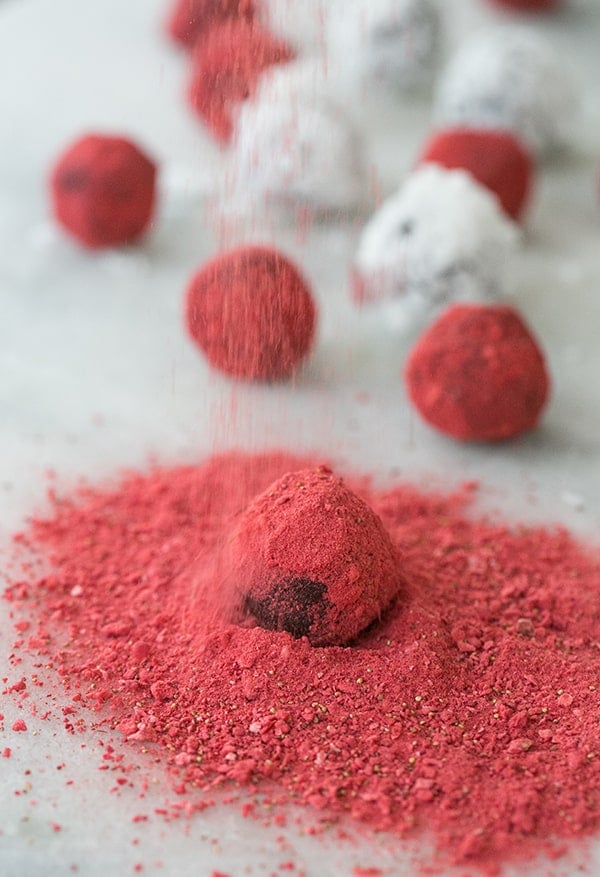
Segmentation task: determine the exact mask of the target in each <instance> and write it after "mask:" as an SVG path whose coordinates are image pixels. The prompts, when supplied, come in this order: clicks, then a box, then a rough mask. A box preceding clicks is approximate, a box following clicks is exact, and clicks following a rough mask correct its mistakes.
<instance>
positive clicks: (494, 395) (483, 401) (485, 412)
mask: <svg viewBox="0 0 600 877" xmlns="http://www.w3.org/2000/svg"><path fill="white" fill-rule="evenodd" d="M404 373H405V379H406V385H407V389H408V393H409V396H410V399H411V401H412V402H413V404H414V405H415V406H416V408H417V409H418V411H419V413H420V414H421V415H422V416H423V418H424V419H425V420H426V421H427V422H428V423H430V424H431V425H432V426H435V427H436V429H439V430H440V431H441V432H444V433H446V434H447V435H450V436H452V437H453V438H456V439H461V440H462V441H499V440H501V439H507V438H512V437H513V436H517V435H519V434H520V433H522V432H525V431H526V430H529V429H533V427H535V426H536V425H537V423H538V421H539V418H540V415H541V413H542V410H543V408H544V405H545V404H546V400H547V398H548V394H549V388H550V379H549V376H548V372H547V369H546V364H545V361H544V355H543V353H542V351H541V349H540V346H539V344H538V342H537V340H536V339H535V337H534V336H533V334H532V333H531V331H530V329H529V328H528V327H527V326H526V325H525V323H524V322H523V319H522V318H521V316H520V315H519V314H518V313H517V311H516V310H514V308H510V307H506V306H504V305H479V304H476V305H471V304H461V305H452V306H451V307H449V308H447V309H446V310H445V311H444V313H443V314H442V315H441V316H440V317H439V318H438V319H437V320H436V321H435V322H434V323H433V325H431V326H430V327H429V328H428V329H426V331H425V332H424V333H423V335H422V336H421V337H420V338H419V339H418V341H417V343H416V344H415V345H414V347H413V349H412V350H411V352H410V354H409V356H408V359H407V362H406V366H405V372H404Z"/></svg>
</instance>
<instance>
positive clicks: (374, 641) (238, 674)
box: [8, 453, 600, 873]
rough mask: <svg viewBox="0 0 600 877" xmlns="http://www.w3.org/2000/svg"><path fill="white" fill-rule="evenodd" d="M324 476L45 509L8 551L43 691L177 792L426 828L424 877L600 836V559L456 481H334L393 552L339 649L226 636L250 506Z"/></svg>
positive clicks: (135, 488) (221, 472) (263, 464)
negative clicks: (50, 680)
mask: <svg viewBox="0 0 600 877" xmlns="http://www.w3.org/2000/svg"><path fill="white" fill-rule="evenodd" d="M317 463H318V461H312V462H311V461H308V460H299V459H296V458H294V457H287V456H285V455H282V454H267V455H262V456H246V455H242V454H235V453H231V454H228V455H223V456H217V457H215V458H212V459H209V460H208V461H207V462H205V463H204V464H202V465H199V466H189V467H181V468H174V469H164V470H160V469H157V470H154V471H151V472H150V473H148V474H130V475H128V476H127V477H125V479H124V480H123V481H122V483H120V484H118V485H117V486H115V487H112V488H111V489H106V490H103V489H93V488H85V489H82V490H81V491H80V492H79V493H78V494H77V495H76V496H75V497H71V498H69V497H64V498H60V499H59V498H56V499H55V500H54V509H53V511H52V514H51V515H50V516H49V517H47V518H44V519H42V518H38V519H35V520H32V521H31V523H30V525H29V527H28V530H27V532H26V533H25V534H21V535H20V536H19V537H18V540H17V544H18V546H19V548H20V550H21V551H26V552H27V556H28V557H29V552H30V551H31V550H35V551H38V552H41V556H42V558H43V559H45V562H46V563H47V564H48V569H47V571H46V573H45V574H44V575H43V576H42V577H40V578H39V579H37V580H31V578H29V579H27V580H25V581H21V582H15V583H14V584H13V585H12V586H11V588H10V590H9V592H8V597H9V599H12V600H13V602H15V603H18V604H19V605H20V606H21V608H24V609H25V610H26V611H27V612H28V613H29V617H30V619H31V621H32V622H33V626H32V634H31V639H30V641H29V645H28V647H29V649H30V650H31V651H34V652H36V654H39V653H41V654H42V655H43V656H44V662H45V663H46V664H47V665H48V666H53V667H54V668H55V670H56V671H57V672H58V674H60V677H61V684H60V685H57V692H58V693H57V697H59V698H60V697H68V698H69V703H70V704H76V705H77V708H78V709H81V708H83V707H88V708H92V709H96V710H98V711H99V721H101V722H103V723H104V726H106V723H109V724H110V725H112V727H113V728H115V729H119V730H120V731H121V732H122V734H123V736H124V738H125V739H126V740H128V741H135V742H136V743H141V744H143V745H146V744H147V742H148V741H152V742H153V743H154V744H155V747H156V749H157V751H162V753H163V756H164V762H165V765H166V767H167V769H168V770H169V771H170V772H171V774H172V776H173V777H174V781H175V782H176V785H177V789H178V790H179V791H180V792H184V790H186V789H187V793H188V795H190V796H191V795H193V796H197V797H199V798H201V797H202V791H201V790H202V789H207V788H212V787H214V786H216V785H222V784H227V785H229V786H231V785H232V784H233V785H237V784H239V785H241V786H247V787H249V788H250V789H253V790H260V788H261V787H262V785H263V783H264V782H265V781H266V782H268V783H269V784H270V785H271V784H273V783H276V784H278V785H279V788H280V789H281V797H280V800H282V801H283V800H285V799H287V800H290V801H293V802H297V803H301V804H305V805H308V806H310V807H311V808H315V809H316V810H317V811H319V812H321V813H323V814H327V816H328V818H331V819H333V818H335V815H336V814H343V813H346V814H350V815H351V816H352V817H354V818H355V819H356V820H359V821H362V822H363V823H365V824H367V825H370V826H372V827H374V828H376V829H379V830H387V831H390V832H394V833H396V832H398V833H407V832H410V833H414V832H415V831H418V830H419V829H420V828H423V829H426V830H427V831H428V832H430V833H431V834H432V836H433V838H434V840H435V842H436V843H437V846H438V856H439V861H438V864H440V862H441V863H442V864H443V863H444V862H448V861H458V862H463V863H464V862H468V863H472V864H476V865H478V866H480V867H482V868H487V870H488V871H489V872H490V873H491V872H493V871H494V869H495V868H496V867H497V865H498V863H502V862H506V861H508V860H513V861H523V860H524V859H525V858H527V857H530V856H532V855H535V854H536V853H540V852H542V851H548V852H550V853H551V854H552V852H554V854H555V855H558V851H559V849H560V847H557V846H554V847H552V843H553V841H554V840H555V841H556V842H557V843H558V842H560V843H561V844H564V842H565V840H566V839H574V838H581V837H582V836H585V835H589V834H591V833H592V832H594V831H596V830H597V829H598V827H599V825H600V752H599V750H598V740H599V735H598V729H599V719H598V717H599V716H600V690H599V689H600V686H599V684H598V680H599V678H600V651H599V649H598V642H599V640H600V563H599V558H598V553H597V551H594V552H592V551H591V550H589V549H586V548H585V547H582V546H581V545H579V544H578V543H577V542H576V541H575V540H574V539H573V538H572V537H571V536H569V534H568V533H566V532H564V531H562V530H554V529H553V530H547V529H540V528H536V529H527V528H524V527H519V528H517V529H514V528H512V527H508V526H504V525H501V524H497V523H491V522H485V521H483V522H482V521H477V520H474V519H472V518H471V517H469V515H468V514H467V512H466V510H465V504H466V502H467V498H468V495H469V491H470V490H472V486H471V487H469V486H467V485H465V488H464V490H463V491H462V492H459V493H456V494H454V495H449V496H438V495H427V494H424V493H422V492H420V491H418V490H416V489H415V488H412V487H410V486H407V485H394V486H391V487H388V488H387V489H385V490H380V489H377V490H375V489H374V488H372V487H370V486H369V483H368V482H367V481H366V480H365V479H362V478H356V479H348V484H349V486H350V487H352V489H353V490H354V491H355V492H356V493H357V494H358V495H359V496H361V497H362V498H363V500H364V501H365V502H367V503H368V504H369V505H370V506H371V507H372V508H373V510H374V512H375V513H376V514H377V515H379V517H380V518H381V520H382V522H383V524H384V526H385V528H386V530H387V531H388V533H389V534H390V537H391V539H392V541H393V543H394V545H395V547H396V550H397V551H398V553H399V555H400V556H401V557H402V571H403V574H404V576H405V579H406V582H407V585H406V588H405V590H404V591H403V594H402V598H401V599H399V600H398V601H397V602H396V603H395V604H393V605H392V607H391V608H390V609H389V611H388V612H387V614H386V615H385V616H384V617H383V618H382V619H381V621H380V622H379V623H377V624H375V625H373V626H372V627H371V628H369V630H368V631H367V632H366V633H365V634H364V635H363V636H362V637H361V638H360V639H359V640H358V641H357V642H356V643H355V644H354V645H353V646H352V647H346V648H341V647H326V648H320V647H313V646H311V645H310V644H309V642H308V641H307V640H306V639H294V638H293V637H292V636H291V635H289V634H288V633H278V632H272V631H267V630H264V629H262V628H260V627H248V626H236V625H233V624H231V623H229V622H228V621H227V620H225V613H224V612H223V608H224V607H221V606H220V605H219V601H218V594H219V591H220V581H219V579H218V578H215V576H216V575H217V573H216V571H217V570H218V568H219V564H218V563H216V564H215V562H214V559H215V557H218V556H219V554H220V551H221V548H222V546H223V545H224V544H225V543H226V542H227V540H228V539H229V538H230V534H231V532H232V528H233V527H235V524H236V522H237V520H239V515H240V514H241V513H242V512H243V510H244V508H245V507H246V506H247V504H248V503H249V502H250V501H251V500H252V499H253V497H254V496H256V495H257V494H258V493H259V492H261V491H263V490H264V489H265V488H266V487H267V486H268V485H269V484H270V483H271V482H272V481H274V480H275V479H276V478H278V477H281V476H282V475H284V474H285V473H286V472H288V471H291V470H298V469H303V468H307V467H314V466H316V465H317ZM299 538H300V535H299ZM28 569H29V570H31V566H29V567H28ZM216 598H217V599H216ZM36 622H37V623H36ZM24 647H25V648H26V647H27V644H26V645H25V646H24ZM61 692H62V694H61ZM65 692H66V694H65ZM140 818H141V817H140Z"/></svg>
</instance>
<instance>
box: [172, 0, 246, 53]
mask: <svg viewBox="0 0 600 877" xmlns="http://www.w3.org/2000/svg"><path fill="white" fill-rule="evenodd" d="M254 13H255V10H254V3H253V2H252V0H176V2H175V3H174V4H173V8H172V10H171V14H170V15H169V18H168V19H167V22H166V29H167V33H168V34H169V36H170V37H171V39H173V40H175V42H176V43H180V44H181V45H182V46H184V47H185V48H186V49H191V48H193V46H194V45H195V44H196V43H197V42H198V40H199V39H200V38H202V37H203V36H205V34H206V33H207V31H208V30H209V29H210V28H212V27H214V26H215V25H216V24H222V23H223V22H224V21H228V20H229V19H236V18H244V19H246V20H247V21H251V20H252V19H253V18H254Z"/></svg>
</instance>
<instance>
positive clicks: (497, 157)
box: [419, 128, 534, 220]
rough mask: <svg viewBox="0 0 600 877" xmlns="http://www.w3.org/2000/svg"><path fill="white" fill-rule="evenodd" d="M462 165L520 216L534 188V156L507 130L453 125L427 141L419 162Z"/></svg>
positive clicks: (505, 207)
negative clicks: (476, 128)
mask: <svg viewBox="0 0 600 877" xmlns="http://www.w3.org/2000/svg"><path fill="white" fill-rule="evenodd" d="M425 162H433V163H435V164H439V165H441V166H442V167H446V168H451V169H453V168H462V169H463V170H466V171H468V172H469V173H470V174H471V176H473V177H474V178H475V179H476V180H477V182H478V183H481V184H482V185H483V186H485V187H486V188H487V189H489V190H490V191H491V192H493V193H494V195H496V197H497V198H498V201H499V202H500V204H501V206H502V208H503V210H504V211H505V212H506V213H507V214H508V216H510V217H511V218H512V219H515V220H518V219H520V218H521V216H522V214H523V211H524V209H525V207H526V205H527V201H528V199H529V195H530V192H531V188H532V179H533V172H534V169H533V159H532V158H531V156H530V154H529V152H528V151H527V149H526V148H525V147H524V146H523V145H522V144H521V143H520V142H519V140H517V138H516V137H515V136H514V134H511V133H509V132H508V131H491V130H475V129H469V128H451V129H448V130H443V131H438V132H437V133H436V134H433V135H432V137H431V138H430V139H429V140H428V142H427V143H426V144H425V147H424V149H423V152H422V153H421V156H420V157H419V164H423V163H425Z"/></svg>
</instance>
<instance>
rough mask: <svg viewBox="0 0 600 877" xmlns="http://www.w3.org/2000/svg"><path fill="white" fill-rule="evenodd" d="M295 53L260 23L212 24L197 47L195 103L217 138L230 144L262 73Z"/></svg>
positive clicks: (193, 79) (192, 89)
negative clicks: (238, 113) (238, 114)
mask: <svg viewBox="0 0 600 877" xmlns="http://www.w3.org/2000/svg"><path fill="white" fill-rule="evenodd" d="M294 57H295V52H294V50H293V49H292V47H291V46H290V45H289V44H288V43H286V42H285V41H284V40H281V39H279V38H278V37H275V36H273V35H272V34H270V33H269V32H268V31H266V30H265V29H264V28H261V27H260V26H259V25H258V24H257V23H256V22H248V21H245V20H244V19H230V20H228V21H226V22H224V23H223V24H221V25H219V26H217V27H214V28H212V29H211V30H210V31H209V32H208V33H207V34H206V36H205V37H204V38H203V39H202V40H201V41H200V42H199V43H198V45H197V46H196V49H195V51H194V56H193V67H192V76H191V80H190V84H189V88H188V98H189V102H190V104H191V105H192V107H193V109H194V110H195V111H196V112H197V113H198V115H199V116H200V117H201V118H202V120H203V121H204V123H205V124H206V125H207V126H208V128H209V129H210V131H211V133H212V134H213V136H214V137H215V138H216V140H218V141H219V142H220V143H223V144H224V143H228V142H229V140H230V139H231V135H232V133H233V125H234V119H235V112H236V109H237V108H238V106H239V104H240V103H241V102H242V101H245V100H247V99H248V98H250V97H252V95H253V94H254V93H255V91H256V87H257V84H258V80H259V78H260V75H261V73H262V72H263V71H264V70H266V69H267V67H270V66H271V65H273V64H285V63H286V62H288V61H291V60H293V58H294Z"/></svg>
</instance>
